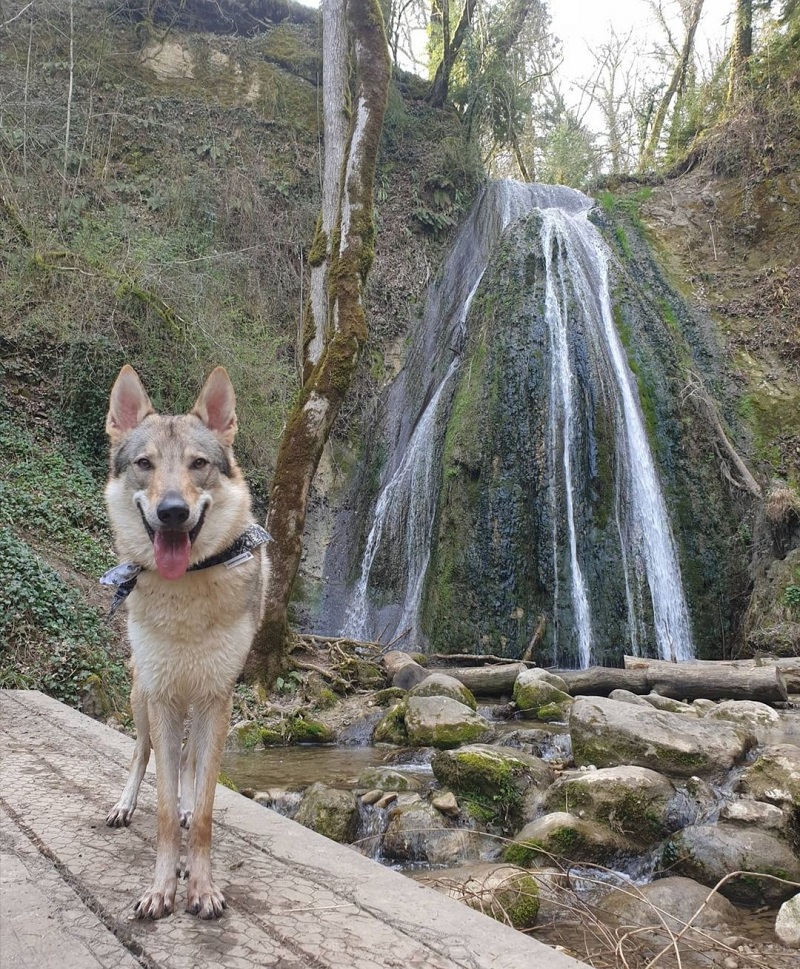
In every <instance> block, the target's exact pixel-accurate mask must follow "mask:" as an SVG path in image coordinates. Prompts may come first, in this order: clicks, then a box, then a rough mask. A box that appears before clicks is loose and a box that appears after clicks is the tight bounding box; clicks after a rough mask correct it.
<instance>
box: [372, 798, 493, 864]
mask: <svg viewBox="0 0 800 969" xmlns="http://www.w3.org/2000/svg"><path fill="white" fill-rule="evenodd" d="M495 851H496V842H495V839H494V838H489V837H488V836H487V835H486V834H485V833H483V832H482V831H479V830H474V829H470V828H462V827H459V826H458V825H457V823H456V822H455V821H454V820H453V819H451V818H448V817H446V816H444V815H443V814H440V813H439V811H437V810H436V808H434V807H433V805H431V804H428V802H427V801H423V800H422V799H421V798H420V797H419V796H418V795H415V794H402V795H401V796H400V797H399V798H398V800H397V802H396V803H395V805H394V806H393V807H392V808H391V810H390V812H389V822H388V824H387V826H386V831H385V832H384V835H383V845H382V854H383V857H384V858H386V859H387V860H388V861H391V862H421V861H424V862H427V863H428V864H429V865H438V866H447V867H451V866H454V865H459V864H463V863H464V862H467V861H483V860H484V859H485V858H487V857H488V856H489V855H490V854H491V853H492V852H495Z"/></svg>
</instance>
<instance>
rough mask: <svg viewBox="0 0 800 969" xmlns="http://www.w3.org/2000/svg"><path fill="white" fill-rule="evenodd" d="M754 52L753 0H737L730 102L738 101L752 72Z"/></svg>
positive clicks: (731, 51)
mask: <svg viewBox="0 0 800 969" xmlns="http://www.w3.org/2000/svg"><path fill="white" fill-rule="evenodd" d="M752 53H753V0H736V20H735V22H734V28H733V40H732V41H731V49H730V55H729V56H730V75H729V81H728V104H729V105H731V104H734V103H735V102H736V101H738V99H739V96H740V94H741V93H742V91H743V89H744V87H745V85H746V83H747V77H748V74H749V72H750V57H751V55H752Z"/></svg>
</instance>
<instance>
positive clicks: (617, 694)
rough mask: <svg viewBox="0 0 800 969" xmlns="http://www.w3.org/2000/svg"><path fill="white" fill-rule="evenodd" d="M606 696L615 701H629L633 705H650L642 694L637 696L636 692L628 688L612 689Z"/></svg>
mask: <svg viewBox="0 0 800 969" xmlns="http://www.w3.org/2000/svg"><path fill="white" fill-rule="evenodd" d="M608 698H609V700H616V701H617V703H631V704H633V706H635V707H649V706H652V704H650V703H648V702H647V700H645V698H644V697H643V696H639V694H638V693H631V691H630V690H612V691H611V692H610V693H609V694H608Z"/></svg>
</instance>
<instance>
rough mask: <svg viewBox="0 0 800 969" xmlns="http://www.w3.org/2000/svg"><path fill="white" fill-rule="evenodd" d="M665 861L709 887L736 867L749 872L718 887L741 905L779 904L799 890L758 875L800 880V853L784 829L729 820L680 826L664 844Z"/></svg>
mask: <svg viewBox="0 0 800 969" xmlns="http://www.w3.org/2000/svg"><path fill="white" fill-rule="evenodd" d="M662 865H663V867H664V868H669V869H670V870H671V871H674V872H675V873H676V874H678V875H685V876H686V877H688V878H694V879H695V880H696V881H699V882H702V884H703V885H708V886H709V887H713V886H714V885H716V884H717V883H718V882H719V881H720V880H721V879H723V878H725V876H726V875H730V874H731V873H732V872H735V871H741V872H744V874H742V875H738V876H736V877H735V878H732V879H730V880H729V881H727V882H725V884H724V885H722V886H721V887H720V889H719V890H720V892H721V893H722V894H723V895H725V897H726V898H729V899H730V900H731V901H733V902H737V903H740V904H742V905H775V904H777V903H778V902H782V901H784V900H785V899H787V898H788V897H789V896H790V895H791V894H792V892H793V891H794V889H793V888H791V887H789V886H787V885H785V884H783V883H782V882H779V881H775V880H773V879H771V878H759V877H758V875H759V873H761V874H765V875H774V876H776V877H777V878H783V879H789V880H793V881H798V880H800V858H798V857H797V855H795V854H794V852H793V851H792V849H791V847H790V845H789V844H788V843H787V842H786V841H785V840H784V839H783V838H782V837H781V836H780V835H778V834H776V833H774V832H772V831H764V830H761V829H758V828H754V827H743V826H740V825H738V824H732V823H730V822H728V821H721V822H720V823H719V824H702V825H690V826H689V827H687V828H684V829H683V830H682V831H678V832H676V833H675V834H673V835H672V837H671V838H670V839H669V840H668V841H667V842H666V843H665V845H664V848H663V850H662Z"/></svg>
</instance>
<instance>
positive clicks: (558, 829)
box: [503, 811, 639, 868]
mask: <svg viewBox="0 0 800 969" xmlns="http://www.w3.org/2000/svg"><path fill="white" fill-rule="evenodd" d="M638 850H639V848H638V846H636V845H634V844H633V843H632V842H631V841H629V840H628V839H627V838H625V837H624V836H623V835H620V834H617V833H616V832H614V831H612V830H611V829H610V828H608V827H606V826H605V825H602V824H598V823H597V822H596V821H587V820H584V819H583V818H578V817H575V815H574V814H570V813H568V812H566V811H556V812H554V813H552V814H546V815H545V816H544V817H541V818H537V820H535V821H531V822H529V823H528V824H526V825H525V827H524V828H523V829H522V830H521V831H520V832H519V833H518V834H517V835H516V837H515V838H514V840H513V841H512V842H511V844H509V845H508V847H507V848H506V849H505V851H504V852H503V860H504V861H507V862H508V863H509V864H510V865H520V866H522V867H524V868H529V867H531V866H534V865H543V864H549V863H550V862H552V861H553V860H559V861H567V862H576V861H588V862H592V863H595V864H605V863H606V862H609V861H611V860H612V859H614V858H619V857H623V856H624V857H630V856H633V855H635V854H637V852H638Z"/></svg>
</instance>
